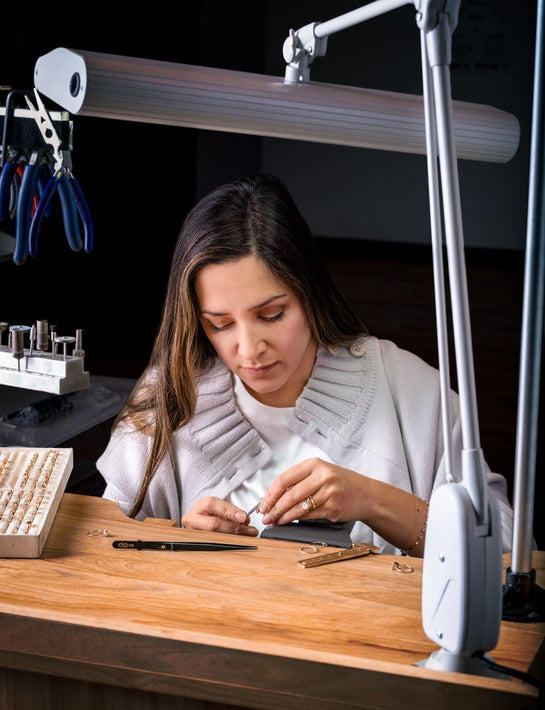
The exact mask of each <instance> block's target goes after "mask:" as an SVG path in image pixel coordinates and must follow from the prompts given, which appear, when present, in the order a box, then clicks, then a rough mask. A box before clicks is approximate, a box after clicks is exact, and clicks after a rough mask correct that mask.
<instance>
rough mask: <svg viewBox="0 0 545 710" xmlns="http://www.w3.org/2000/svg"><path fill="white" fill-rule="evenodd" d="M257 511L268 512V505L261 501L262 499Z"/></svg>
mask: <svg viewBox="0 0 545 710" xmlns="http://www.w3.org/2000/svg"><path fill="white" fill-rule="evenodd" d="M258 512H259V513H263V514H265V513H268V512H269V506H268V505H267V504H266V503H263V501H262V502H261V503H260V504H259V510H258Z"/></svg>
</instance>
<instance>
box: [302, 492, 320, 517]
mask: <svg viewBox="0 0 545 710" xmlns="http://www.w3.org/2000/svg"><path fill="white" fill-rule="evenodd" d="M301 507H302V508H303V510H304V511H305V513H309V512H312V511H314V510H316V508H317V506H316V503H315V501H314V498H313V497H312V496H311V495H310V496H307V497H306V498H305V500H304V501H303V502H302V503H301Z"/></svg>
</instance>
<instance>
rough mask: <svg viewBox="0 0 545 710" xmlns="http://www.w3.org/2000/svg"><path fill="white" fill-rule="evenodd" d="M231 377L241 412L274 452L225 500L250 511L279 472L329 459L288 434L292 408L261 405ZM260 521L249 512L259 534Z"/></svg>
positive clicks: (255, 514) (261, 526) (290, 432)
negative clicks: (263, 464)
mask: <svg viewBox="0 0 545 710" xmlns="http://www.w3.org/2000/svg"><path fill="white" fill-rule="evenodd" d="M233 377H234V379H235V388H234V391H235V400H236V403H237V405H238V407H239V409H240V411H241V412H242V414H243V415H244V416H245V417H246V419H247V420H248V421H249V422H250V423H251V425H252V426H253V427H254V429H256V431H257V432H258V433H259V435H260V436H261V438H262V439H263V441H265V442H266V444H267V445H268V446H269V447H270V449H271V451H272V452H273V458H272V460H271V461H270V463H269V464H267V465H266V466H265V467H264V468H260V469H259V470H258V471H256V473H255V474H254V475H253V476H251V477H250V478H248V479H247V480H246V481H244V482H243V483H242V484H241V485H240V486H239V487H238V488H236V489H235V490H234V491H233V492H232V493H231V495H229V496H228V497H227V500H228V501H229V502H230V503H233V505H236V506H237V507H238V508H242V510H251V509H252V508H253V507H254V505H255V504H256V503H257V502H258V501H259V500H260V499H261V498H262V497H263V495H264V494H265V491H266V490H267V488H268V487H269V486H270V484H271V483H272V482H273V480H274V479H275V478H276V476H278V474H279V473H282V471H285V470H286V469H287V468H289V467H290V466H293V465H294V464H296V463H299V462H300V461H304V460H305V459H309V458H312V457H314V456H316V457H319V458H321V459H323V460H324V461H329V462H331V459H330V458H329V457H328V456H327V454H325V453H324V452H323V451H322V450H321V449H319V448H318V447H317V446H315V445H314V444H311V443H309V442H308V441H305V440H304V439H302V438H301V437H300V436H299V435H298V434H294V433H293V431H291V429H290V428H289V426H288V423H289V421H290V418H291V415H292V413H293V410H294V407H269V406H268V405H266V404H262V403H261V402H258V401H257V399H254V397H252V395H251V394H250V393H249V392H248V390H247V389H246V388H245V387H244V385H243V384H242V381H241V380H240V378H239V377H237V376H236V375H234V376H233ZM261 519H262V516H261V515H260V514H259V513H252V515H251V516H250V523H251V525H253V526H254V527H256V528H257V529H258V530H259V531H261V530H263V528H264V527H265V526H264V525H263V523H262V522H261Z"/></svg>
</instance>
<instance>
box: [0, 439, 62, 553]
mask: <svg viewBox="0 0 545 710" xmlns="http://www.w3.org/2000/svg"><path fill="white" fill-rule="evenodd" d="M72 467H73V451H72V449H61V448H59V449H53V448H47V449H46V448H27V447H6V448H0V557H40V555H41V554H42V550H43V548H44V545H45V543H46V541H47V536H48V535H49V531H50V530H51V525H52V524H53V520H54V519H55V515H56V514H57V510H58V507H59V504H60V502H61V498H62V495H63V493H64V490H65V487H66V484H67V482H68V478H69V476H70V473H71V471H72Z"/></svg>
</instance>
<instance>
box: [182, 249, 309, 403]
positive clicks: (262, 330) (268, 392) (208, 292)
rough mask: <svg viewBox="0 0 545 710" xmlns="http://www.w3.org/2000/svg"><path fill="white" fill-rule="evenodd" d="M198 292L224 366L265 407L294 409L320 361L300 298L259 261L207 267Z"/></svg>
mask: <svg viewBox="0 0 545 710" xmlns="http://www.w3.org/2000/svg"><path fill="white" fill-rule="evenodd" d="M195 288H196V292H197V299H198V303H199V311H200V320H201V323H202V326H203V328H204V331H205V333H206V335H207V336H208V338H209V340H210V342H211V343H212V345H213V346H214V348H215V350H216V352H217V354H218V356H219V357H220V358H221V360H222V361H223V362H224V363H225V365H227V367H228V368H229V369H230V370H231V371H232V372H234V373H235V374H236V375H238V376H239V377H240V379H241V380H242V382H243V383H244V385H245V387H246V389H247V390H248V391H249V392H250V394H252V395H253V396H254V397H255V398H256V399H257V400H259V401H260V402H262V403H263V404H268V405H270V406H273V407H292V406H294V404H295V401H296V399H297V397H298V396H299V395H300V394H301V391H302V390H303V387H304V386H305V383H306V381H307V380H308V378H309V376H310V373H311V370H312V366H313V364H314V357H315V355H316V343H315V342H314V339H313V337H312V335H311V332H310V328H309V325H308V323H307V320H306V318H305V314H304V312H303V309H302V307H301V304H300V303H299V300H298V299H297V298H296V296H295V294H294V293H293V292H292V291H290V290H289V289H288V288H287V287H286V286H285V285H284V284H283V283H282V282H281V281H279V280H278V279H277V278H276V277H275V276H274V275H273V274H272V272H271V271H270V270H269V268H268V267H267V265H266V264H265V262H263V261H262V260H261V259H259V258H257V257H255V256H246V257H243V258H242V259H239V260H238V261H229V262H225V263H223V264H209V265H208V266H204V267H203V268H202V269H201V270H200V271H199V272H198V274H197V276H196V279H195Z"/></svg>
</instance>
